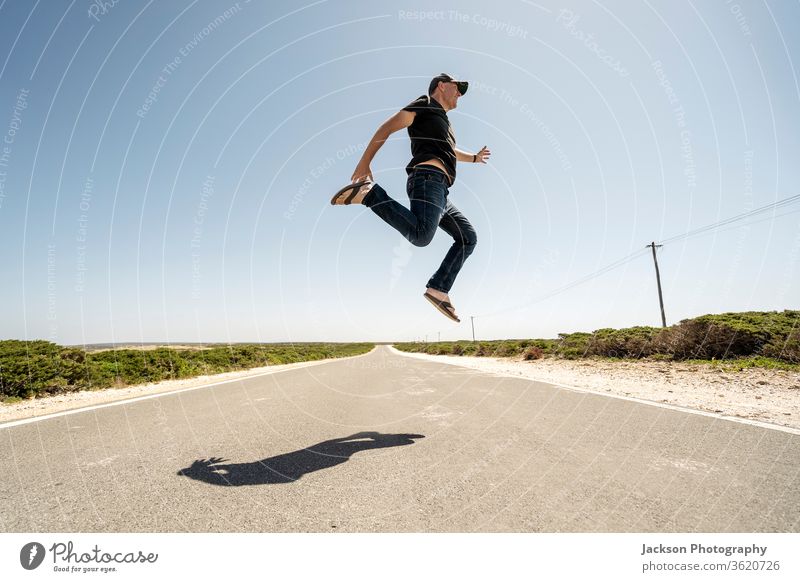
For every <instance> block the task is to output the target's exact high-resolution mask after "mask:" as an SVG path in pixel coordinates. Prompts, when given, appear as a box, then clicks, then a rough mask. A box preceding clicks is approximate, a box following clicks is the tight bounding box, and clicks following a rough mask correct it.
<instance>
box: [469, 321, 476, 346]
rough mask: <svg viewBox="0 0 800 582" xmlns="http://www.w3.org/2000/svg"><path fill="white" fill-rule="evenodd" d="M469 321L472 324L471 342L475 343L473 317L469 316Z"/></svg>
mask: <svg viewBox="0 0 800 582" xmlns="http://www.w3.org/2000/svg"><path fill="white" fill-rule="evenodd" d="M469 321H470V323H471V324H472V341H475V316H474V315H470V316H469Z"/></svg>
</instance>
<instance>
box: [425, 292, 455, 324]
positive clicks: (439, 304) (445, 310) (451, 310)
mask: <svg viewBox="0 0 800 582" xmlns="http://www.w3.org/2000/svg"><path fill="white" fill-rule="evenodd" d="M422 296H423V297H424V298H425V299H427V300H428V301H430V302H431V303H433V306H434V307H435V308H436V309H438V310H439V311H441V312H442V314H443V315H444V316H445V317H448V318H450V319H452V320H453V321H457V322H459V323H461V320H460V319H459V318H458V317H456V314H455V312H456V308H455V307H453V306H452V305H451V304H450V302H448V301H442V300H441V299H436V297H434V296H433V295H429V294H428V293H427V292H426V293H423V294H422Z"/></svg>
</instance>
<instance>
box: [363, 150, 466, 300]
mask: <svg viewBox="0 0 800 582" xmlns="http://www.w3.org/2000/svg"><path fill="white" fill-rule="evenodd" d="M406 192H407V193H408V198H409V199H410V201H411V208H410V209H408V208H406V207H405V206H403V205H402V204H400V203H399V202H397V201H396V200H393V199H392V198H390V197H389V195H388V194H387V193H386V190H384V189H383V188H381V187H380V186H379V185H378V184H374V185H373V186H372V189H371V190H370V192H369V194H367V196H366V198H364V204H365V205H366V206H368V207H369V208H370V209H371V210H372V211H373V212H374V213H375V214H377V215H378V216H380V217H381V218H382V219H383V220H384V221H385V222H386V223H388V224H389V225H391V226H393V227H394V228H395V229H396V230H397V231H398V232H399V233H400V234H402V235H403V236H404V237H405V238H406V239H408V241H409V242H410V243H411V244H413V245H414V246H418V247H424V246H426V245H428V244H429V243H430V242H431V241H432V240H433V235H434V234H435V233H436V228H437V227H441V229H442V230H443V231H445V232H446V233H447V234H449V235H450V236H452V237H453V241H454V242H453V245H452V246H451V247H450V250H448V251H447V254H446V255H445V257H444V260H443V261H442V264H441V266H440V267H439V269H438V270H437V271H436V273H434V274H433V276H432V277H431V278H430V280H429V281H428V285H427V286H428V287H431V288H433V289H438V290H439V291H442V292H444V293H449V292H450V288H451V287H452V286H453V283H454V282H455V280H456V276H457V275H458V272H459V271H460V270H461V267H462V266H463V265H464V261H466V260H467V257H469V256H470V255H471V254H472V251H473V250H475V245H476V244H477V242H478V237H477V235H476V234H475V229H474V228H472V225H471V224H470V223H469V221H468V220H467V219H466V218H465V217H464V215H463V214H461V212H459V210H458V208H456V207H455V206H454V205H453V203H452V202H450V201H449V200H448V199H447V176H445V174H444V172H441V171H439V170H437V169H429V168H422V167H419V166H417V167H416V168H414V169H413V170H412V171H411V174H410V175H409V176H408V181H407V182H406Z"/></svg>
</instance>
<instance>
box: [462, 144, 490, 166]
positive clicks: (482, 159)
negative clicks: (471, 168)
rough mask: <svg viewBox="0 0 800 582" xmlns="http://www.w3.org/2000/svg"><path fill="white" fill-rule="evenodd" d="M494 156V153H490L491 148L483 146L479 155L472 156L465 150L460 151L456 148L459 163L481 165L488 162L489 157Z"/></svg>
mask: <svg viewBox="0 0 800 582" xmlns="http://www.w3.org/2000/svg"><path fill="white" fill-rule="evenodd" d="M491 155H492V152H490V151H489V148H487V147H486V146H483V147H482V148H481V149H480V151H479V152H478V153H475V154H471V153H469V152H465V151H464V150H460V149H458V148H456V160H458V161H459V162H470V163H472V162H474V163H476V164H477V163H481V164H485V163H486V160H488V159H489V156H491Z"/></svg>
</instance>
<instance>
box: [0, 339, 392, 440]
mask: <svg viewBox="0 0 800 582" xmlns="http://www.w3.org/2000/svg"><path fill="white" fill-rule="evenodd" d="M376 349H378V346H377V344H376V346H375V347H374V348H373V349H372V350H370V351H369V352H367V353H366V354H359V355H357V356H347V357H345V358H328V359H325V360H319V361H313V362H297V363H295V364H281V365H285V366H292V367H291V368H288V367H287V368H282V369H280V370H267V371H265V372H260V373H258V374H253V375H252V376H240V377H238V378H231V379H230V380H223V381H221V382H212V383H210V384H202V385H200V386H190V387H189V388H179V389H177V390H170V391H168V392H159V393H158V394H148V395H146V396H134V397H133V398H124V399H122V400H115V401H114V402H104V403H103V404H93V405H91V406H84V407H81V408H71V409H69V410H62V411H60V412H52V413H50V414H42V415H41V416H33V417H31V418H21V419H19V420H11V421H9V422H5V423H2V424H0V430H3V429H4V428H12V427H14V426H20V425H23V424H30V423H33V422H39V421H40V420H47V419H49V418H57V417H59V416H67V415H69V414H78V413H79V412H89V411H90V410H97V409H98V408H108V407H109V406H120V405H122V404H130V403H132V402H139V401H140V400H149V399H150V398H159V397H161V396H172V395H174V394H180V393H181V392H190V391H192V390H200V389H201V388H211V387H212V386H221V385H222V384H230V383H231V382H241V381H242V380H249V379H250V378H260V377H261V376H270V375H272V374H280V373H281V372H290V371H292V370H298V369H300V368H310V367H312V366H321V365H323V364H330V363H331V362H335V361H339V360H350V359H353V358H363V357H364V356H367V355H369V354H371V353H372V352H374V351H375V350H376ZM187 379H188V378H187Z"/></svg>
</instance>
